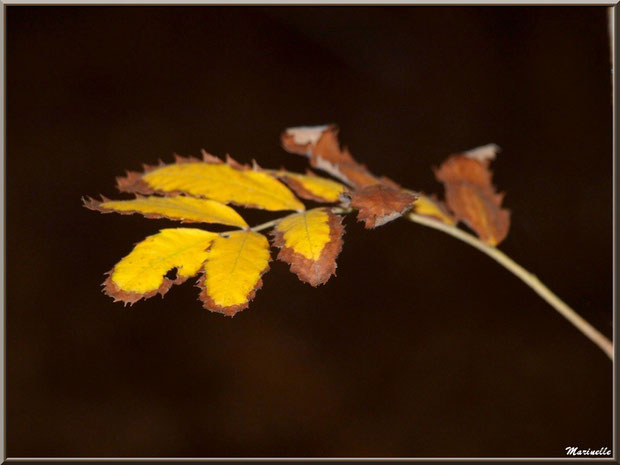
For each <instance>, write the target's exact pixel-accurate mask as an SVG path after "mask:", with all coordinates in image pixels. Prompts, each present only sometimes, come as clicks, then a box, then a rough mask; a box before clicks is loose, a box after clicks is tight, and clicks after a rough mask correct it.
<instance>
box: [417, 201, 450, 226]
mask: <svg viewBox="0 0 620 465" xmlns="http://www.w3.org/2000/svg"><path fill="white" fill-rule="evenodd" d="M413 211H414V212H416V213H417V214H418V215H424V216H430V217H431V218H435V219H436V220H439V221H443V222H444V223H447V224H450V225H454V224H456V220H455V219H454V218H453V217H452V216H450V214H449V213H447V211H446V210H445V208H443V205H442V204H441V203H440V202H438V201H437V200H434V199H432V198H431V197H427V196H426V195H422V194H418V199H417V200H416V201H415V203H414V204H413Z"/></svg>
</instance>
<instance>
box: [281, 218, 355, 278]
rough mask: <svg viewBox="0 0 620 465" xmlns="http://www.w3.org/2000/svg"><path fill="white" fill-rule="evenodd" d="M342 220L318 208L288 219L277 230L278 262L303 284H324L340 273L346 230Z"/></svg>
mask: <svg viewBox="0 0 620 465" xmlns="http://www.w3.org/2000/svg"><path fill="white" fill-rule="evenodd" d="M340 221H341V220H340V217H339V216H337V215H334V214H333V213H331V211H329V210H328V209H326V208H315V209H312V210H308V211H307V212H303V213H297V214H294V215H290V216H288V217H286V218H284V219H283V220H282V221H280V222H279V223H278V225H277V226H276V227H275V228H274V230H273V232H272V234H273V236H274V245H275V246H277V247H280V249H281V250H280V252H279V254H278V259H280V260H283V261H285V262H287V263H290V265H291V271H292V272H293V273H295V274H297V276H298V277H299V279H300V280H301V281H304V282H307V283H309V284H311V285H312V286H318V285H319V284H324V283H326V282H327V280H328V279H329V278H330V276H332V275H333V274H335V272H336V257H337V256H338V254H339V253H340V250H341V249H342V234H343V233H344V227H343V226H342V225H341V224H340Z"/></svg>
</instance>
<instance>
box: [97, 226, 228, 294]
mask: <svg viewBox="0 0 620 465" xmlns="http://www.w3.org/2000/svg"><path fill="white" fill-rule="evenodd" d="M216 237H218V236H217V234H215V233H212V232H208V231H203V230H201V229H193V228H176V229H162V230H161V231H160V232H159V233H157V234H155V235H153V236H149V237H147V238H146V239H144V240H143V241H142V242H140V243H138V244H137V245H136V246H135V247H134V249H133V250H132V251H131V253H130V254H129V255H127V256H126V257H125V258H123V259H122V260H121V261H120V262H118V263H117V264H116V265H115V266H114V268H113V269H112V270H111V271H109V272H108V275H109V276H108V278H107V279H106V280H105V282H104V283H103V285H104V293H105V294H107V295H109V296H110V297H113V298H114V301H115V302H116V301H119V300H120V301H122V302H124V303H125V304H127V303H129V304H133V303H135V302H137V301H138V300H140V299H142V298H144V299H148V298H149V297H153V296H154V295H155V294H157V293H159V294H161V295H162V296H163V295H164V294H165V293H166V292H168V290H169V289H170V287H172V285H173V284H180V283H182V282H184V281H185V280H187V279H188V278H190V277H192V276H194V275H196V274H197V273H198V271H199V270H200V267H201V265H202V263H203V262H204V261H205V259H206V258H207V249H208V247H209V245H210V244H211V242H212V241H213V239H215V238H216ZM173 269H176V271H177V277H176V279H174V280H171V279H169V278H167V277H166V276H165V275H166V273H167V272H169V271H171V270H173Z"/></svg>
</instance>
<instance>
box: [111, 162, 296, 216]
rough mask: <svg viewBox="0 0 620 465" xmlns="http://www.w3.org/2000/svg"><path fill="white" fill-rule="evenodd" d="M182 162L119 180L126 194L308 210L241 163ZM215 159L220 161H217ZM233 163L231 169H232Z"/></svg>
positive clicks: (264, 175) (281, 187) (265, 176)
mask: <svg viewBox="0 0 620 465" xmlns="http://www.w3.org/2000/svg"><path fill="white" fill-rule="evenodd" d="M178 160H182V161H181V162H177V163H173V164H170V165H161V166H158V167H154V168H153V167H147V172H146V173H144V174H141V173H136V172H133V173H129V174H128V175H127V176H126V177H124V178H119V179H118V187H119V189H120V190H121V191H123V192H136V193H141V194H152V193H154V192H158V193H163V194H169V193H181V192H182V193H187V194H191V195H193V196H197V197H205V198H208V199H212V200H217V201H218V202H222V203H234V204H237V205H242V206H245V207H255V208H261V209H264V210H270V211H278V210H296V211H303V210H305V207H304V205H303V204H302V203H301V202H300V201H299V200H298V199H297V198H296V197H295V195H293V193H292V192H291V191H290V190H289V189H288V188H287V187H286V186H285V185H284V184H282V183H281V182H279V181H278V180H276V179H274V178H273V177H271V176H269V175H268V174H267V173H263V172H261V171H258V170H256V171H255V170H252V169H249V168H245V167H243V166H242V165H239V164H238V163H236V162H235V163H234V164H232V163H231V162H230V161H229V163H228V164H226V163H222V162H221V161H220V160H219V159H217V158H215V157H212V156H210V158H209V160H211V161H210V162H206V161H205V162H201V161H199V160H197V159H193V158H192V159H187V160H190V161H185V160H186V159H182V158H180V157H179V158H178ZM214 160H217V162H216V161H214ZM231 164H232V166H231Z"/></svg>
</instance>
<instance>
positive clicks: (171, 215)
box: [84, 195, 248, 228]
mask: <svg viewBox="0 0 620 465" xmlns="http://www.w3.org/2000/svg"><path fill="white" fill-rule="evenodd" d="M84 206H85V207H87V208H90V209H91V210H98V211H100V212H102V213H111V212H117V213H121V214H124V215H129V214H132V213H141V214H143V215H144V216H146V217H147V218H168V219H173V220H181V221H182V222H184V223H219V224H227V225H229V226H238V227H240V228H246V227H248V224H247V223H246V222H245V220H244V219H243V218H242V217H241V216H240V215H239V214H238V213H237V212H236V211H235V210H233V209H232V208H230V207H229V206H228V205H225V204H223V203H220V202H217V201H215V200H208V199H198V198H195V197H185V196H181V195H177V196H174V197H155V196H150V197H138V198H136V199H132V200H109V199H106V198H104V199H103V201H101V202H99V201H97V200H94V199H85V200H84Z"/></svg>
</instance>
